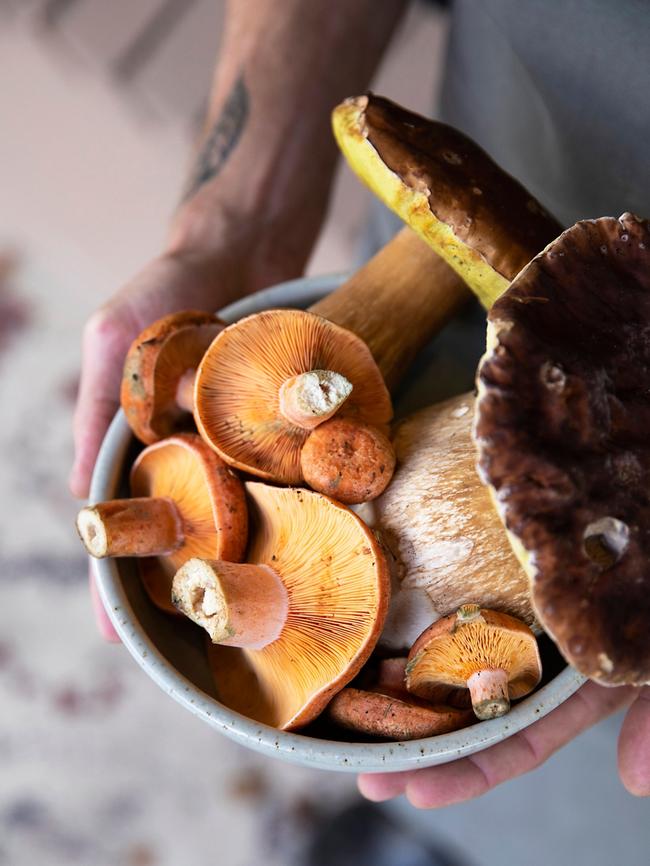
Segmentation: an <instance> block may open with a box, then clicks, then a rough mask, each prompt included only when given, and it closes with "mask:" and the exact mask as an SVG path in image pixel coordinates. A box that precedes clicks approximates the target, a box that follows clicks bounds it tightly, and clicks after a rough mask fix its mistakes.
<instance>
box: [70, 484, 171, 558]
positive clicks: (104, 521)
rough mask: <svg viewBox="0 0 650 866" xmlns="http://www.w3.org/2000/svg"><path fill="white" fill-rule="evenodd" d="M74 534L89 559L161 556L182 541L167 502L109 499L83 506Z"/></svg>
mask: <svg viewBox="0 0 650 866" xmlns="http://www.w3.org/2000/svg"><path fill="white" fill-rule="evenodd" d="M77 531H78V532H79V535H80V537H81V540H82V541H83V543H84V545H85V548H86V550H87V551H88V553H89V554H90V555H91V556H94V557H96V558H98V559H101V558H103V557H105V556H164V555H165V554H168V553H171V551H173V550H175V549H176V548H178V547H180V546H181V545H182V544H183V541H184V533H183V525H182V521H181V518H180V515H179V513H178V509H177V508H176V505H175V504H174V502H172V500H171V499H166V498H165V499H163V498H160V499H158V498H156V499H154V498H149V497H143V498H136V499H113V500H111V501H110V502H98V503H97V504H96V505H87V506H86V507H85V508H82V509H81V511H80V512H79V515H78V516H77Z"/></svg>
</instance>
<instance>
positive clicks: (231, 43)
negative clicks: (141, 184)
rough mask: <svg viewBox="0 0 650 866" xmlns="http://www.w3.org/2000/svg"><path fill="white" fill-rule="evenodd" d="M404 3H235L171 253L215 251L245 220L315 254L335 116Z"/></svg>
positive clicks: (374, 59) (362, 81) (360, 82)
mask: <svg viewBox="0 0 650 866" xmlns="http://www.w3.org/2000/svg"><path fill="white" fill-rule="evenodd" d="M405 5H406V2H405V0H382V2H381V3H376V2H372V0H281V2H278V0H230V2H229V4H228V12H227V20H226V28H225V32H224V37H223V40H222V45H221V49H220V59H219V63H218V65H217V69H216V72H215V78H214V85H213V91H212V96H211V100H210V106H209V110H208V113H207V118H206V124H205V128H204V132H203V135H202V138H201V141H200V143H199V147H198V152H197V156H196V158H195V161H194V165H193V168H192V170H191V172H190V177H189V180H188V184H187V187H186V191H185V196H184V200H183V202H182V204H181V205H180V207H179V209H178V211H177V213H176V215H175V218H174V221H173V226H172V232H171V235H170V249H172V250H174V249H180V250H187V249H190V250H200V251H203V252H205V251H209V249H210V247H211V246H212V245H213V244H223V242H224V231H225V232H226V233H233V232H235V233H236V232H237V229H236V226H237V225H238V224H239V225H241V227H242V232H246V233H248V230H249V227H250V225H251V224H253V225H255V226H256V229H257V232H258V233H259V234H260V236H261V235H264V234H265V233H266V234H270V235H271V236H273V237H275V238H283V239H284V240H283V241H282V243H286V244H289V245H294V246H295V247H296V248H297V249H300V250H307V251H308V250H309V248H311V245H312V243H313V241H314V239H315V237H316V235H317V232H318V229H319V228H320V224H321V221H322V218H323V214H324V212H325V207H326V204H327V196H328V191H329V187H330V183H331V178H332V173H333V170H334V166H335V162H336V148H335V145H334V141H333V138H332V135H331V132H330V125H329V123H330V121H329V117H330V112H331V109H332V107H333V106H334V105H335V104H336V103H337V102H339V101H340V100H341V99H343V98H344V97H345V96H348V95H351V94H354V93H357V92H359V91H362V90H363V89H364V88H365V87H366V86H367V84H368V82H369V80H370V77H371V76H372V73H373V71H374V69H375V68H376V66H377V64H378V62H379V60H380V58H381V56H382V53H383V51H384V48H385V46H386V44H387V42H388V40H389V38H390V36H391V34H392V32H393V30H394V28H395V25H396V23H397V21H398V18H399V16H400V13H401V12H402V10H403V8H404V7H405ZM232 242H233V243H237V238H236V237H233V238H232ZM284 252H286V250H285V251H284ZM289 252H290V251H289Z"/></svg>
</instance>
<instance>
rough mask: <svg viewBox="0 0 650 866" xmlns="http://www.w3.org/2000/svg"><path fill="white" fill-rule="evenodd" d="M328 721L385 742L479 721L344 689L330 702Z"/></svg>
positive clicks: (408, 700)
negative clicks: (379, 738)
mask: <svg viewBox="0 0 650 866" xmlns="http://www.w3.org/2000/svg"><path fill="white" fill-rule="evenodd" d="M327 715H328V717H329V718H330V719H331V720H332V721H333V722H334V723H335V724H337V725H340V726H341V727H342V728H346V729H348V730H352V731H359V732H360V733H362V734H367V735H369V736H372V737H381V738H382V739H386V740H418V739H420V738H421V737H434V736H437V735H438V734H448V733H449V732H450V731H457V730H458V729H459V728H464V727H465V726H466V725H468V724H471V723H472V722H474V721H476V718H475V716H474V714H473V712H472V711H471V710H459V709H455V708H454V707H446V706H434V705H433V704H427V703H426V702H425V701H421V700H418V699H417V698H415V697H413V696H409V695H408V694H405V695H404V696H403V697H396V696H395V695H391V694H383V693H382V692H375V691H364V690H362V689H355V688H350V687H348V688H345V689H343V690H342V691H340V692H339V693H338V694H337V695H335V697H334V698H333V699H332V700H331V701H330V703H329V705H328V707H327Z"/></svg>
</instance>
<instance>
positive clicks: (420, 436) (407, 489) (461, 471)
mask: <svg viewBox="0 0 650 866" xmlns="http://www.w3.org/2000/svg"><path fill="white" fill-rule="evenodd" d="M473 419H474V397H473V395H471V394H462V395H460V396H458V397H453V398H452V399H450V400H446V401H444V402H443V403H439V404H437V405H434V406H429V407H427V408H426V409H423V410H421V411H419V412H416V413H415V414H414V415H412V416H410V417H409V418H406V419H404V421H402V422H401V423H400V424H399V425H398V427H397V429H396V431H395V435H394V439H393V444H394V447H395V451H396V454H397V459H398V467H397V470H396V472H395V475H394V476H393V480H392V482H391V484H390V485H389V487H388V488H387V489H386V491H385V492H384V493H383V494H382V495H381V496H380V497H379V498H378V499H376V500H375V502H374V503H372V504H370V505H368V506H364V507H365V508H366V510H367V513H366V519H367V520H368V522H370V523H371V525H373V526H374V527H375V528H376V529H377V531H378V532H379V533H380V535H381V538H382V541H383V542H384V544H385V546H386V547H387V548H388V550H389V551H390V552H391V553H392V554H393V557H394V562H393V574H394V591H393V594H392V601H391V608H390V611H389V614H388V618H387V621H386V626H385V629H384V633H383V634H382V638H381V643H382V645H383V646H386V647H388V648H392V649H395V650H399V649H406V648H408V647H410V646H411V645H412V643H413V641H414V640H415V639H416V637H417V636H418V635H419V634H420V633H421V632H422V631H423V629H424V628H425V627H426V626H427V625H429V624H430V623H431V622H433V621H434V620H435V619H437V618H439V617H440V616H444V615H446V614H448V613H449V612H450V611H453V610H456V609H457V608H458V607H459V606H460V605H461V604H462V603H463V602H464V601H465V600H466V599H467V598H468V597H469V598H474V599H476V600H477V601H479V602H480V603H481V605H482V606H483V607H489V608H491V609H495V610H499V611H502V612H504V613H508V614H511V615H512V616H515V617H517V618H518V619H522V620H524V621H525V622H526V623H527V624H528V625H531V626H533V625H534V624H535V615H534V613H533V610H532V605H531V600H530V588H529V582H528V578H527V576H526V573H525V571H524V570H523V568H522V567H521V565H520V563H519V561H518V560H517V557H516V556H515V555H514V553H513V552H512V549H511V547H510V544H509V542H508V538H507V536H506V533H505V532H504V531H503V525H502V523H501V520H500V519H499V516H498V514H497V512H496V510H495V509H494V506H493V504H492V500H491V498H490V495H489V493H488V491H487V490H486V488H485V486H484V485H483V483H482V482H481V479H480V478H479V476H478V474H477V472H476V448H475V444H474V441H473V438H472V424H473Z"/></svg>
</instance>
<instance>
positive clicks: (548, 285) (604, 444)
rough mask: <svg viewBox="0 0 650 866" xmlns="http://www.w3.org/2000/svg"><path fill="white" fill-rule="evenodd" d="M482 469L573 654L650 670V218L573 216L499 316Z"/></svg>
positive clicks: (588, 670) (549, 619)
mask: <svg viewBox="0 0 650 866" xmlns="http://www.w3.org/2000/svg"><path fill="white" fill-rule="evenodd" d="M489 321H490V325H489V330H490V334H489V339H488V351H487V353H486V355H485V357H484V359H483V361H482V363H481V366H480V368H479V400H478V410H477V422H476V435H477V440H478V448H479V461H480V469H481V472H482V473H483V475H484V477H485V480H486V482H487V483H488V484H489V485H490V487H491V488H492V491H493V494H494V497H495V501H496V504H497V506H498V509H499V511H500V514H501V516H502V518H503V520H504V522H505V525H506V527H507V529H508V530H509V533H510V535H511V537H512V538H513V540H514V545H513V546H514V549H515V552H516V553H517V554H518V555H519V556H520V558H521V561H522V564H523V565H524V566H525V567H526V568H527V570H528V572H529V575H530V577H531V579H532V597H533V603H534V606H535V609H536V612H537V615H538V617H539V619H540V621H541V622H542V624H543V625H544V627H545V628H546V630H547V631H548V632H549V633H550V635H551V636H552V637H553V638H554V639H555V641H556V642H557V644H558V646H559V648H560V650H561V651H562V653H563V654H564V656H565V658H566V659H567V660H568V661H569V662H571V663H572V664H573V665H574V666H575V667H577V668H578V669H579V670H580V671H581V672H582V673H583V674H585V675H586V676H589V677H592V678H594V679H596V680H598V681H599V682H601V683H603V684H611V685H615V684H619V683H636V684H639V683H644V682H647V681H648V680H650V628H649V624H650V566H649V563H650V439H649V435H648V434H649V431H650V390H649V382H650V227H649V224H648V221H647V220H641V219H638V218H637V217H634V216H632V215H631V214H624V215H623V216H622V217H621V218H620V219H618V220H617V219H614V218H611V217H604V218H602V219H597V220H587V221H585V222H580V223H577V224H576V225H575V226H573V227H572V228H570V229H568V230H567V231H566V232H564V233H563V234H562V235H561V236H560V237H559V238H558V239H557V240H556V241H554V242H553V243H552V244H550V245H549V246H548V247H547V249H546V250H544V252H543V253H541V254H540V255H538V256H537V257H536V258H535V259H534V260H533V261H532V262H531V263H530V264H529V265H528V267H527V268H525V270H524V271H522V273H521V274H520V275H519V276H518V277H517V279H516V280H515V281H514V282H513V284H512V286H511V288H510V289H509V290H508V292H506V294H505V295H504V296H503V297H502V298H501V299H500V300H499V301H498V302H497V303H496V304H495V306H494V308H493V309H492V311H491V312H490V315H489Z"/></svg>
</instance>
